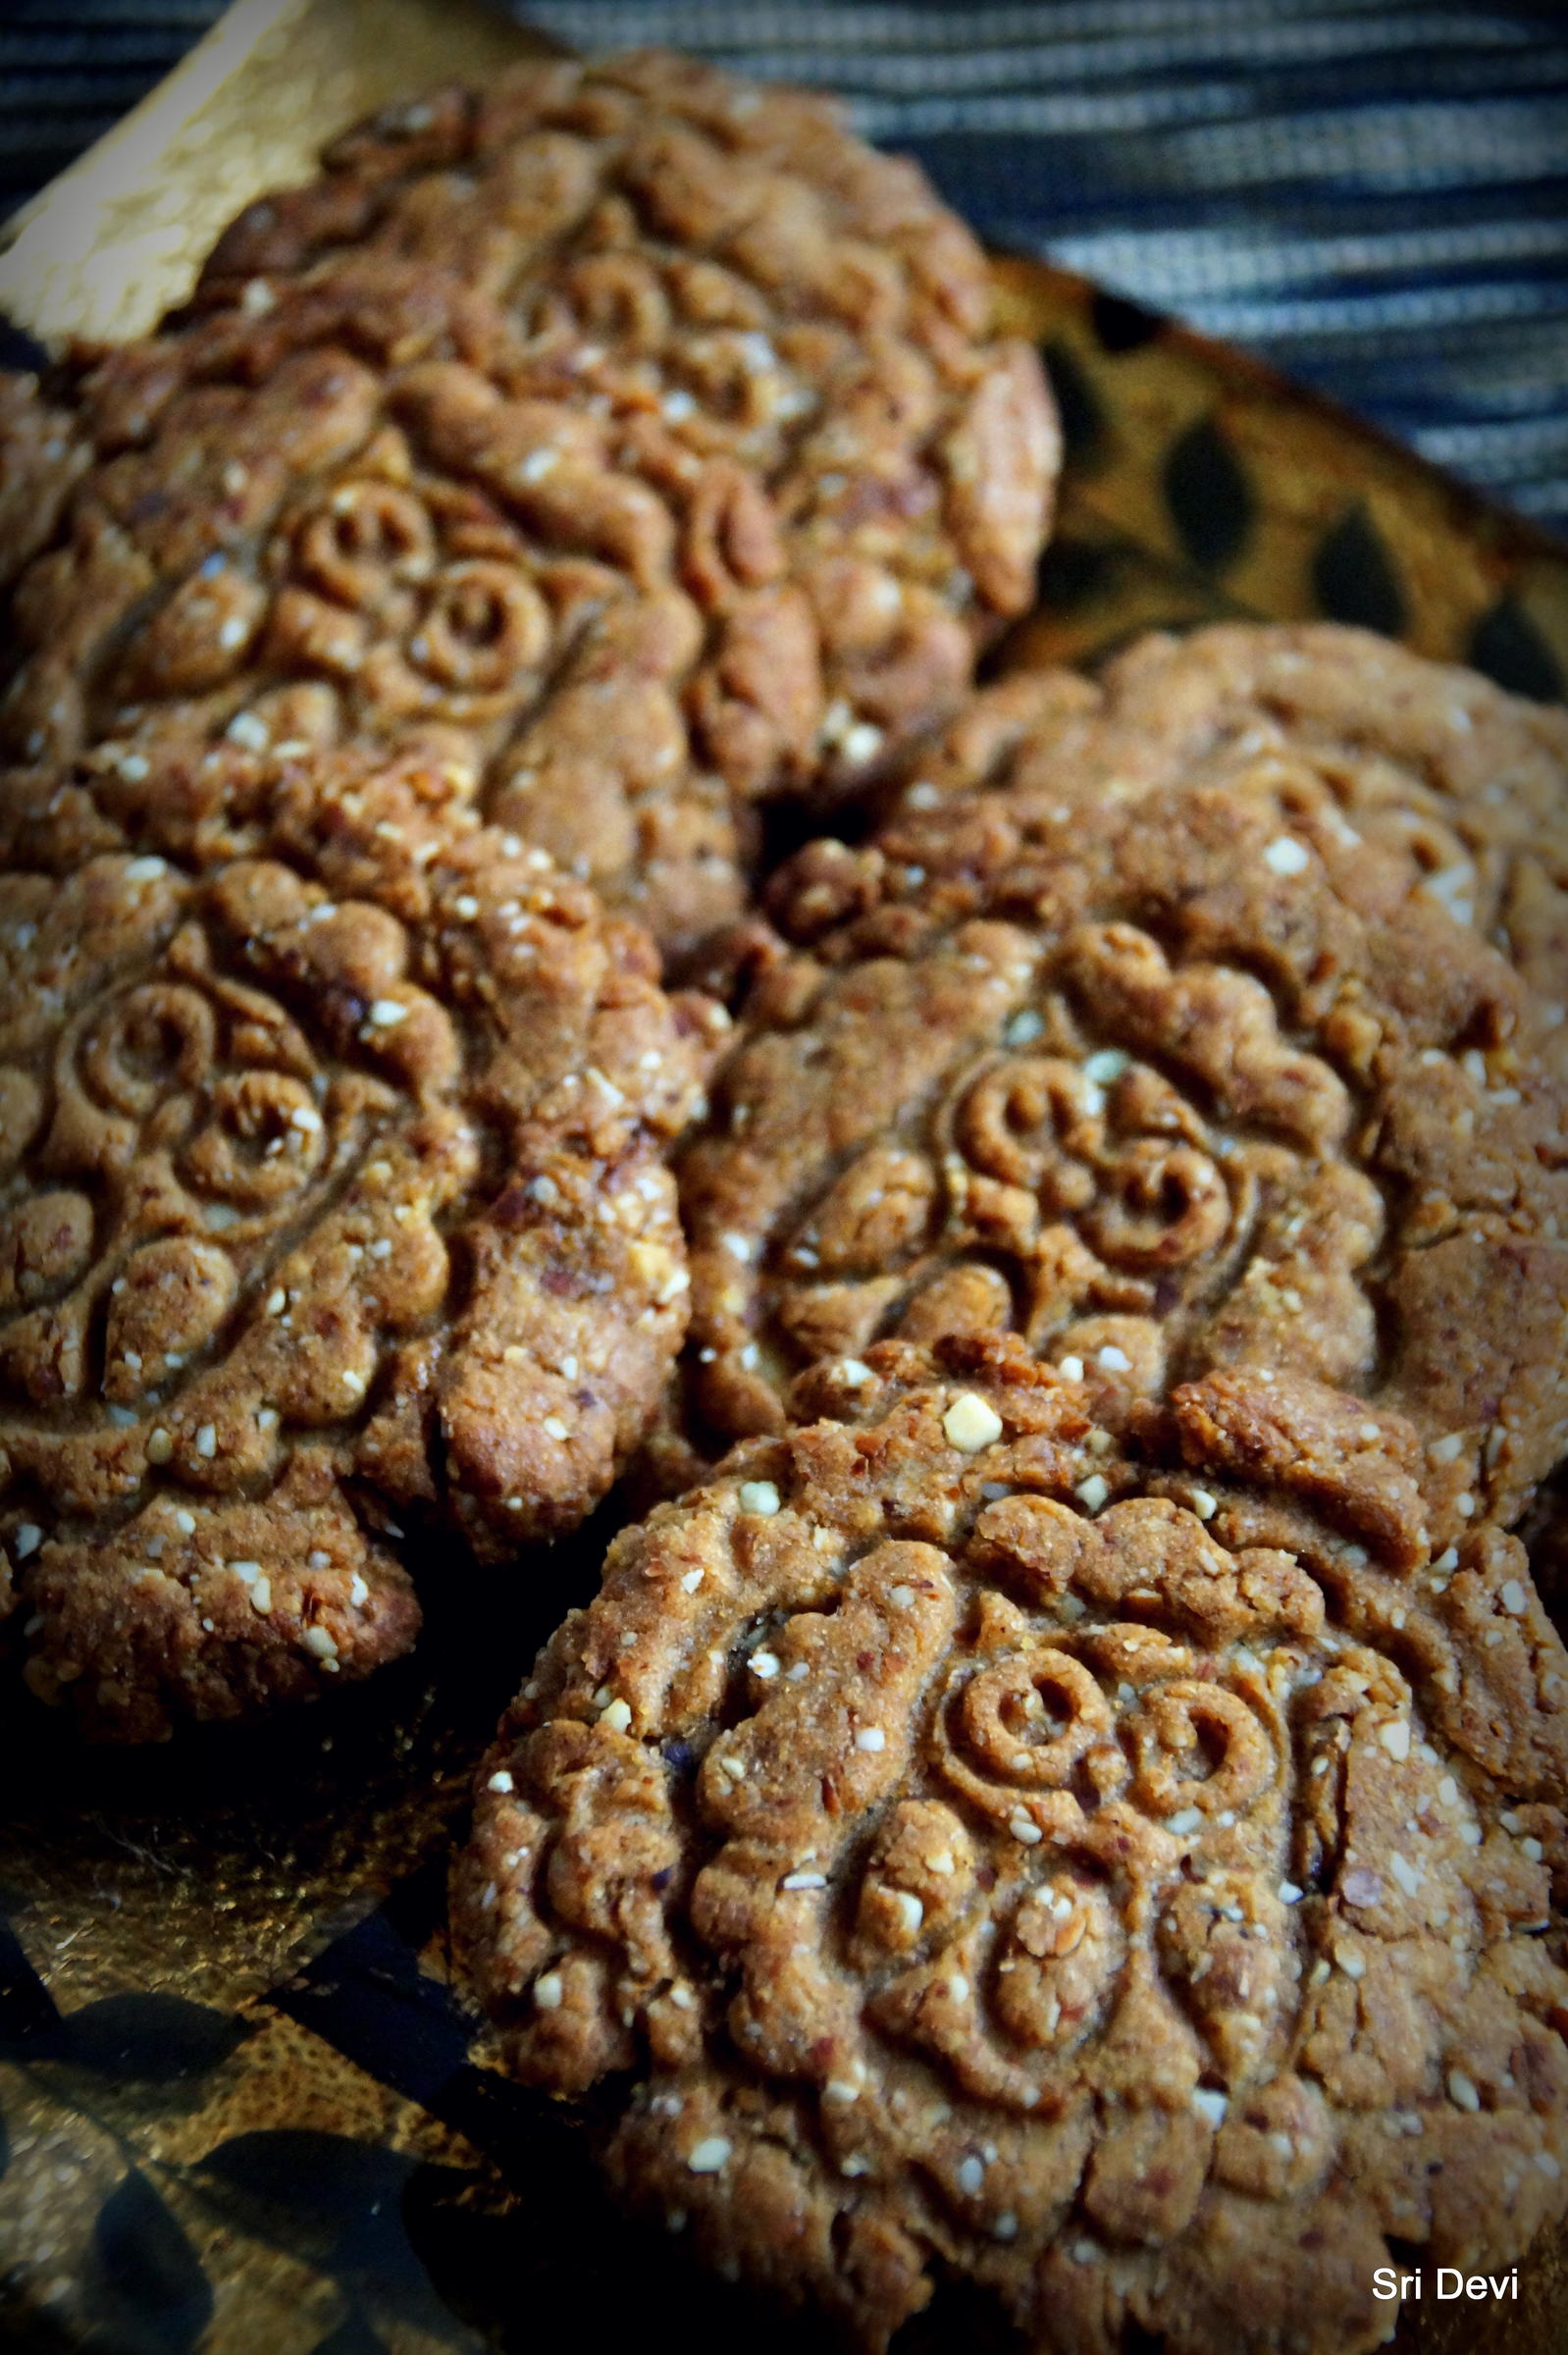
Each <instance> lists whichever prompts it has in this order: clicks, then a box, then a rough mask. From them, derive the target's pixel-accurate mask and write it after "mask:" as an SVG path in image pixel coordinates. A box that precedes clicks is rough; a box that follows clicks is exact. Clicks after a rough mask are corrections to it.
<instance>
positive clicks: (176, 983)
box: [0, 757, 710, 1737]
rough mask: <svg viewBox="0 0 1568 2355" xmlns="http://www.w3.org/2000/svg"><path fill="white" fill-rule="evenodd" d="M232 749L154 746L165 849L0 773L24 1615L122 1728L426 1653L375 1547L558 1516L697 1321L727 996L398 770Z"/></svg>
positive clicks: (234, 1705)
mask: <svg viewBox="0 0 1568 2355" xmlns="http://www.w3.org/2000/svg"><path fill="white" fill-rule="evenodd" d="M252 765H253V768H254V769H255V772H256V773H254V774H253V775H252V777H251V779H250V793H249V799H248V803H247V802H246V801H245V798H244V797H243V796H242V795H241V796H239V797H238V798H237V799H231V798H230V795H229V792H228V791H227V788H229V787H230V786H232V785H233V784H234V782H235V780H234V778H233V775H232V772H231V767H230V764H228V763H223V762H220V763H218V764H217V765H216V767H215V769H214V770H213V771H211V772H203V770H202V769H201V767H200V765H199V764H198V765H197V766H196V767H195V768H194V769H193V770H191V771H190V772H188V773H187V774H186V776H185V777H184V779H183V785H184V788H185V790H184V792H183V795H182V791H181V783H182V780H181V779H180V778H179V777H178V776H176V775H173V774H169V773H165V775H164V776H163V778H162V783H163V785H164V786H165V788H166V789H167V794H168V802H167V806H164V805H163V804H161V803H159V802H157V801H156V797H155V801H154V805H153V806H154V807H155V808H156V810H157V811H158V814H159V826H154V825H153V822H152V818H151V817H150V816H149V818H148V821H147V826H146V827H142V826H138V827H137V829H136V833H137V839H138V840H139V841H141V842H144V841H145V840H146V836H147V832H148V831H149V830H150V831H153V832H157V831H159V830H160V827H161V829H162V831H163V833H164V835H165V837H166V848H167V850H168V852H169V854H170V855H168V856H165V855H163V854H162V853H159V852H153V851H148V850H146V849H139V848H138V849H137V850H136V851H134V852H131V851H128V850H126V849H125V848H123V847H120V846H122V845H123V843H124V841H125V835H124V833H123V832H122V831H121V830H120V829H119V828H118V826H117V824H116V821H115V819H114V817H113V815H112V813H111V812H110V811H107V810H106V809H105V807H104V806H103V804H102V803H100V802H99V801H98V800H97V799H96V798H95V796H94V794H93V791H92V788H91V785H90V782H89V783H86V784H81V783H78V784H72V783H69V782H61V783H58V784H56V785H54V786H53V787H52V788H50V787H48V786H47V785H44V784H38V783H37V782H36V781H35V780H34V781H29V784H30V790H31V799H32V808H31V811H30V813H29V812H28V811H27V810H26V801H27V794H26V792H24V790H23V789H22V787H20V786H19V787H18V789H17V791H16V792H15V793H13V794H12V795H10V796H8V821H9V823H10V826H11V829H12V832H13V835H14V836H16V835H21V836H23V837H25V838H26V841H27V842H28V844H29V845H30V850H31V859H30V861H29V860H28V859H26V858H23V857H19V856H16V855H15V852H16V844H15V841H14V842H13V844H12V845H11V846H9V847H10V848H11V849H12V851H13V854H14V855H13V856H12V857H11V858H10V859H9V860H8V863H7V865H6V870H5V871H4V872H3V873H0V957H3V959H4V965H5V975H4V991H3V1001H4V1019H3V1025H0V1137H3V1140H4V1142H3V1174H0V1188H3V1190H0V1230H3V1241H0V1394H3V1398H4V1409H3V1420H0V1450H3V1453H0V1464H3V1467H4V1487H3V1489H0V1545H3V1546H4V1549H5V1558H6V1563H7V1579H6V1586H5V1590H4V1600H5V1604H6V1606H7V1618H8V1621H9V1629H10V1632H11V1633H12V1634H13V1635H14V1636H17V1637H19V1638H20V1641H21V1643H22V1645H23V1647H24V1648H25V1651H26V1675H27V1679H28V1682H29V1683H30V1684H31V1685H32V1687H33V1689H34V1690H35V1691H36V1692H38V1693H39V1694H41V1695H42V1696H44V1697H45V1698H47V1699H50V1700H59V1699H69V1700H70V1701H72V1703H73V1704H74V1705H75V1706H76V1707H77V1708H78V1710H79V1712H80V1714H81V1716H82V1718H83V1720H84V1721H85V1722H86V1723H87V1724H88V1725H89V1727H90V1728H91V1729H92V1730H94V1731H95V1732H99V1733H106V1734H110V1735H115V1736H131V1737H145V1736H147V1735H149V1734H157V1733H162V1732H164V1731H166V1730H167V1729H168V1726H169V1725H170V1723H171V1722H172V1721H174V1720H176V1719H178V1718H180V1717H182V1716H188V1715H194V1716H213V1715H218V1716H226V1715H236V1714H242V1713H245V1712H246V1711H248V1710H249V1709H250V1708H251V1707H253V1706H258V1705H260V1704H261V1703H262V1702H263V1701H266V1700H268V1699H271V1698H289V1697H293V1696H296V1695H298V1694H300V1693H302V1692H306V1691H310V1690H314V1689H316V1688H317V1687H318V1686H319V1684H320V1683H321V1680H322V1678H323V1677H324V1676H325V1677H332V1676H335V1675H339V1674H341V1673H344V1672H348V1673H356V1672H362V1671H363V1670H365V1669H367V1668H369V1667H371V1666H374V1665H375V1664H376V1663H377V1662H378V1661H379V1660H380V1659H381V1658H384V1657H386V1656H388V1655H389V1654H390V1653H392V1652H394V1651H396V1650H400V1649H403V1648H406V1646H407V1644H408V1643H409V1642H410V1641H411V1640H412V1636H413V1633H414V1629H415V1627H416V1625H417V1617H418V1614H417V1608H416V1606H415V1603H414V1600H413V1596H412V1592H411V1590H410V1588H409V1586H408V1582H407V1580H406V1578H405V1576H404V1574H403V1572H402V1571H401V1570H400V1569H399V1568H398V1567H397V1565H396V1562H395V1559H394V1557H393V1554H392V1551H391V1550H390V1546H389V1541H390V1540H395V1538H396V1537H398V1536H399V1535H401V1534H403V1531H404V1528H405V1525H406V1524H409V1523H410V1522H414V1521H421V1522H424V1523H426V1524H427V1525H429V1526H431V1527H433V1528H442V1527H445V1528H447V1529H449V1530H450V1531H452V1532H453V1534H454V1535H456V1536H458V1537H459V1538H461V1539H462V1540H463V1541H465V1542H466V1546H467V1547H468V1548H471V1549H472V1550H473V1551H474V1552H477V1553H478V1554H479V1555H481V1556H482V1557H484V1558H488V1559H491V1560H497V1561H498V1560H501V1559H505V1558H507V1557H509V1556H511V1555H512V1554H514V1553H515V1552H516V1551H517V1549H518V1547H519V1546H520V1545H521V1544H524V1543H526V1542H527V1541H530V1540H535V1539H538V1538H541V1537H549V1536H551V1535H554V1534H555V1533H557V1532H558V1531H560V1530H562V1529H565V1528H569V1527H571V1526H572V1525H573V1524H574V1523H575V1522H576V1521H577V1520H579V1519H580V1518H581V1516H582V1514H583V1513H584V1512H586V1511H587V1510H588V1509H589V1508H590V1506H591V1505H593V1504H594V1503H595V1502H596V1501H597V1500H598V1498H599V1496H600V1495H601V1494H602V1492H603V1491H604V1490H605V1489H606V1488H607V1487H608V1485H609V1483H610V1481H611V1480H612V1479H613V1477H614V1475H615V1472H616V1470H617V1469H618V1467H619V1465H620V1464H621V1462H622V1461H623V1460H624V1459H625V1457H626V1455H627V1453H628V1452H629V1450H630V1448H631V1447H632V1446H633V1445H634V1444H635V1442H636V1441H637V1439H639V1438H640V1436H641V1433H642V1430H643V1427H644V1425H645V1423H646V1421H647V1419H648V1417H649V1415H650V1414H651V1412H652V1411H653V1404H654V1402H655V1400H656V1398H657V1396H658V1393H659V1390H660V1387H661V1386H662V1384H663V1381H664V1379H665V1376H666V1373H667V1369H668V1366H669V1363H670V1360H671V1358H672V1356H673V1353H674V1351H675V1350H676V1349H677V1347H678V1346H679V1342H680V1336H681V1332H682V1329H683V1326H684V1323H685V1312H686V1282H687V1279H686V1268H685V1260H684V1253H683V1250H682V1244H681V1236H680V1230H679V1224H678V1219H677V1215H676V1207H675V1201H674V1193H673V1185H672V1181H671V1179H670V1178H669V1175H668V1173H667V1171H666V1170H665V1168H664V1166H663V1149H664V1147H665V1145H666V1142H667V1140H668V1138H669V1136H670V1135H671V1134H672V1133H673V1132H674V1130H675V1129H677V1128H678V1127H679V1125H680V1124H681V1122H682V1120H683V1119H685V1117H686V1116H687V1114H688V1112H689V1111H690V1109H691V1106H692V1104H693V1101H694V1099H695V1096H696V1090H697V1085H698V1081H699V1077H700V1074H701V1071H702V1067H703V1064H704V1062H705V1060H706V1056H707V1055H708V1053H709V1052H710V1049H709V1045H708V1030H707V1022H708V1010H707V1009H706V1007H705V1006H704V1005H703V1003H702V1002H701V1001H681V1002H677V1003H672V1002H671V1001H668V1000H666V999H665V998H664V996H663V995H662V993H661V992H660V990H659V989H658V988H657V986H656V983H655V980H654V972H655V969H656V965H655V958H654V953H653V947H652V943H651V942H650V941H649V940H648V939H647V936H646V935H644V934H643V933H642V932H641V931H640V930H639V929H638V928H637V927H636V926H634V925H631V924H629V923H627V922H625V921H624V920H623V919H617V918H611V917H606V916H604V914H603V912H602V911H601V909H600V907H599V906H598V903H597V902H596V901H595V899H594V897H593V895H592V893H591V892H589V891H588V890H587V889H586V888H585V887H584V886H583V885H581V884H579V883H576V882H574V881H572V880H571V879H570V878H568V877H565V876H562V875H561V874H560V873H559V872H558V871H557V870H556V869H555V868H554V867H553V866H552V865H551V864H550V862H549V859H548V858H547V857H546V856H545V854H544V853H543V852H539V851H531V850H528V849H527V848H526V847H525V846H524V845H523V844H522V843H521V842H519V841H518V840H517V839H516V838H515V837H512V836H506V835H502V834H500V833H498V832H497V831H496V830H494V829H487V828H481V827H477V826H475V825H474V824H473V823H472V820H471V819H470V822H469V826H468V830H467V831H466V832H459V831H455V830H454V828H453V824H452V818H451V812H450V810H449V808H448V807H447V804H446V801H445V800H444V796H443V792H442V785H441V780H439V779H434V780H433V779H431V778H430V777H429V776H428V775H427V774H426V772H425V771H424V770H423V768H422V767H421V764H420V763H419V762H418V761H417V760H415V759H407V760H405V761H404V762H403V763H402V764H401V765H400V767H398V768H396V769H389V770H377V769H375V768H367V767H366V766H365V765H364V764H362V763H358V762H355V761H353V760H351V759H347V758H346V757H340V759H338V760H337V762H336V763H334V764H331V765H329V766H328V767H326V768H321V767H312V766H308V765H307V766H302V767H298V768H295V769H293V770H288V771H285V772H284V773H283V774H282V775H279V774H277V773H269V772H267V771H266V770H265V769H264V768H261V767H260V766H259V765H258V764H252ZM427 787H429V788H431V789H432V790H431V792H430V793H429V795H427V792H426V788H427ZM204 797H206V798H210V800H211V803H212V809H211V811H210V812H209V815H210V817H211V819H212V822H213V823H214V824H216V823H218V822H219V821H220V820H221V823H222V826H223V828H224V829H225V838H224V839H222V840H220V841H219V842H217V843H214V842H213V841H212V840H211V839H210V835H209V831H208V829H206V828H204V826H203V825H202V823H201V822H199V816H198V813H199V812H200V811H201V810H202V807H203V802H204ZM432 802H433V803H434V809H432V807H430V806H429V805H430V803H432ZM236 835H237V836H239V837H242V840H236V839H235V836H236ZM177 838H178V844H177Z"/></svg>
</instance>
